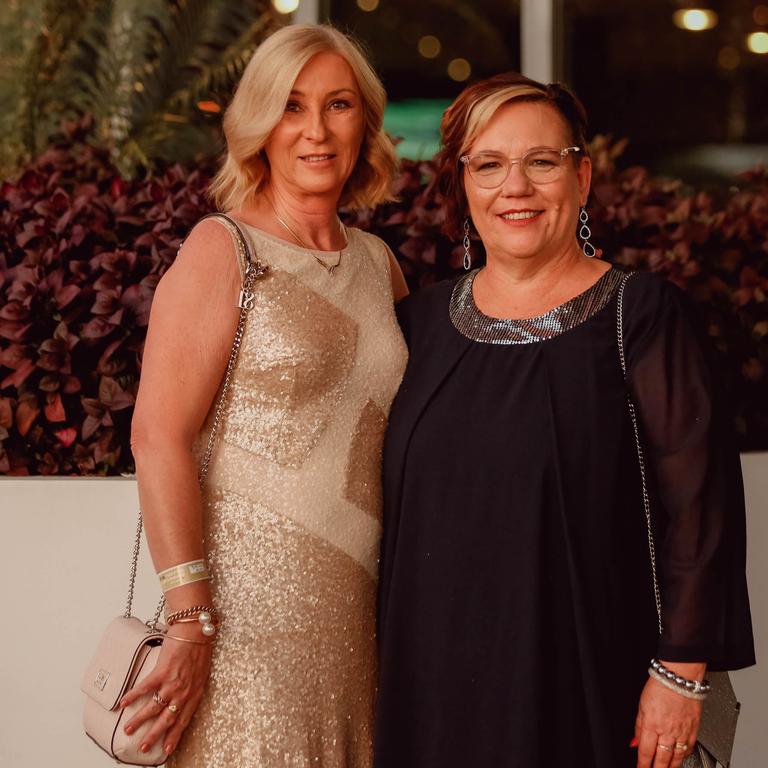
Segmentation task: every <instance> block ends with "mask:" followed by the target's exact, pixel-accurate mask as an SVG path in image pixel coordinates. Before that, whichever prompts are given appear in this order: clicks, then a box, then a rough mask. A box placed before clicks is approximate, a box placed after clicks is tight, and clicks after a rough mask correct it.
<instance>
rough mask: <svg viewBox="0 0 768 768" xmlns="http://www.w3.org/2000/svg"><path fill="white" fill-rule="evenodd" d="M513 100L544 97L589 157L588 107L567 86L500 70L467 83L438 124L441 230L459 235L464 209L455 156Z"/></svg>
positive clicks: (543, 100)
mask: <svg viewBox="0 0 768 768" xmlns="http://www.w3.org/2000/svg"><path fill="white" fill-rule="evenodd" d="M511 101H528V102H542V103H544V104H549V105H550V106H552V107H554V109H555V110H557V112H558V113H559V114H560V116H561V117H562V118H563V120H564V121H565V124H566V125H567V126H568V129H569V131H570V133H571V140H572V142H573V145H574V146H576V147H579V149H581V150H582V151H581V152H580V153H579V155H580V156H581V157H586V156H587V143H586V131H587V112H586V110H585V109H584V106H583V105H582V103H581V102H580V101H579V100H578V98H576V96H575V95H574V94H573V93H572V92H571V91H570V90H568V88H567V87H566V86H565V85H563V84H561V83H550V84H549V85H546V84H544V83H539V82H537V81H536V80H531V79H530V78H528V77H525V76H524V75H521V74H520V73H519V72H504V73H503V74H500V75H494V76H493V77H489V78H488V79H486V80H480V81H479V82H477V83H474V84H472V85H470V86H469V87H467V88H465V89H464V90H463V91H462V92H461V93H460V94H459V95H458V97H457V98H456V100H455V101H454V102H453V104H451V106H450V107H448V109H446V110H445V113H444V114H443V120H442V122H441V124H440V133H441V137H440V138H441V144H442V150H441V151H440V154H439V155H438V157H437V167H438V185H439V189H440V191H441V192H442V194H443V198H444V200H445V203H444V204H445V209H446V216H445V222H444V224H443V231H444V232H445V234H446V235H448V236H449V237H452V238H454V239H458V238H460V237H461V234H462V226H461V219H463V218H464V216H465V215H466V210H467V197H466V194H465V192H464V182H463V166H462V165H461V163H460V161H459V158H460V157H461V156H462V155H463V154H464V153H465V152H466V151H467V149H468V148H469V147H470V146H471V145H472V143H473V142H474V140H475V138H476V137H477V135H478V133H480V131H482V130H483V129H484V128H485V126H486V125H487V124H488V123H489V121H490V120H491V118H492V117H493V116H494V114H496V111H497V110H498V109H499V107H502V106H503V105H504V104H508V103H509V102H511ZM577 162H580V160H579V159H577Z"/></svg>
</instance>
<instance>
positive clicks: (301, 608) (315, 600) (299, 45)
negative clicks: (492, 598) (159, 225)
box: [126, 25, 406, 768]
mask: <svg viewBox="0 0 768 768" xmlns="http://www.w3.org/2000/svg"><path fill="white" fill-rule="evenodd" d="M384 101H385V97H384V92H383V89H382V87H381V84H380V82H379V80H378V79H377V77H376V75H375V74H374V72H373V71H372V69H371V68H370V66H369V64H368V63H367V62H366V60H365V58H364V57H363V56H362V55H361V53H360V51H359V50H358V49H357V47H356V46H355V45H354V44H353V43H352V42H350V40H349V39H348V38H346V37H345V36H344V35H342V34H341V33H339V32H338V31H336V30H334V29H332V28H330V27H323V26H309V25H307V26H291V27H286V28H284V29H282V30H280V31H279V32H277V33H276V34H274V35H273V36H272V37H271V38H269V39H268V40H267V41H266V42H265V43H264V44H263V45H262V46H261V47H260V48H259V49H258V50H257V52H256V53H255V55H254V57H253V59H252V60H251V62H250V63H249V65H248V67H247V68H246V70H245V73H244V75H243V78H242V81H241V82H240V85H239V87H238V89H237V92H236V94H235V97H234V99H233V101H232V104H231V106H230V107H229V109H228V111H227V114H226V116H225V119H224V131H225V135H226V140H227V157H226V161H225V163H224V165H223V167H222V169H221V172H220V173H219V175H218V177H217V178H216V180H215V182H214V184H213V191H214V193H215V197H216V200H217V202H218V204H219V207H220V208H221V209H222V210H225V211H227V212H228V213H229V215H230V216H231V217H232V218H233V219H234V220H236V222H237V223H238V224H239V226H240V228H241V229H242V230H243V231H244V232H245V234H246V236H247V238H248V239H249V240H250V242H251V244H252V247H253V251H254V253H255V257H256V258H258V259H259V260H260V261H261V262H262V263H264V264H266V265H268V268H269V269H268V272H267V274H266V275H265V276H264V277H263V278H261V279H260V280H259V281H258V282H257V283H256V285H255V298H254V307H253V309H252V310H251V312H250V314H249V316H248V322H247V325H246V331H245V337H244V339H243V342H242V346H241V349H240V357H239V362H238V366H237V370H236V372H235V375H234V378H233V381H232V384H231V390H230V395H229V396H228V398H227V403H226V415H225V418H224V421H223V423H222V426H221V428H220V430H219V438H218V442H217V446H216V449H215V451H214V457H213V461H212V464H211V467H210V470H209V473H208V478H207V481H206V485H205V489H204V491H203V492H202V493H201V492H200V491H199V490H198V484H197V469H198V463H199V459H200V453H201V451H200V446H201V445H204V443H205V440H206V438H207V435H208V432H209V429H210V426H211V420H212V414H211V408H212V403H214V401H215V396H216V393H217V389H218V387H219V385H220V382H221V380H222V375H223V373H224V368H225V366H226V362H227V359H228V356H229V352H230V348H231V345H232V339H233V336H234V332H235V326H236V324H237V318H238V307H237V303H238V292H239V289H240V284H241V271H240V269H239V268H238V262H237V257H236V248H235V242H234V238H233V237H232V235H233V233H232V232H228V231H227V226H226V222H224V223H222V221H221V220H217V219H211V220H206V221H204V222H201V223H200V224H199V225H198V226H196V227H195V228H194V230H193V231H192V233H191V234H190V236H189V237H188V238H187V240H186V241H185V243H184V246H183V248H182V250H181V252H180V254H179V257H178V259H177V260H176V263H175V264H174V265H173V267H172V268H171V269H170V270H169V271H168V273H167V274H166V275H165V276H164V277H163V279H162V280H161V282H160V284H159V286H158V288H157V293H156V295H155V301H154V304H153V307H152V316H151V321H150V325H149V333H148V337H147V344H146V350H145V355H144V365H143V371H142V379H141V386H140V391H139V396H138V400H137V406H136V414H135V417H134V422H133V445H134V452H135V456H136V462H137V471H138V479H139V491H140V496H141V506H142V509H143V512H144V516H145V520H146V529H147V536H148V539H149V543H150V548H151V551H152V557H153V560H154V563H155V566H156V568H157V570H158V572H160V573H161V574H168V573H170V574H171V575H175V576H178V580H179V581H181V582H182V586H178V587H175V588H168V590H167V591H166V598H167V608H166V616H168V615H169V614H171V613H175V614H176V615H177V616H180V617H181V619H183V620H180V621H176V622H174V623H172V625H171V627H170V629H169V640H168V641H166V642H165V644H164V646H163V650H162V655H161V657H160V661H159V663H158V665H157V667H156V669H155V670H154V671H153V673H152V674H151V675H150V676H149V677H148V678H147V679H146V680H145V681H144V682H143V683H142V684H141V685H140V686H138V688H137V689H136V690H135V692H134V693H133V694H131V695H130V696H128V697H126V703H128V702H130V701H131V700H132V699H133V698H135V697H136V696H138V695H141V694H142V693H150V692H151V693H152V694H153V695H154V701H153V702H152V703H151V704H148V705H147V706H146V707H144V709H143V710H142V711H140V712H139V713H138V714H137V715H136V716H135V717H134V718H132V719H131V720H130V721H129V722H128V723H127V725H126V729H128V730H131V729H134V730H135V729H138V728H140V727H141V728H147V727H148V728H149V730H148V732H147V734H146V736H145V737H144V742H145V743H146V746H147V748H151V747H152V745H153V744H154V743H157V742H158V740H159V739H164V741H163V742H162V743H163V746H164V751H165V752H166V753H167V754H168V755H170V760H169V763H170V764H171V765H175V766H183V767H184V768H191V767H192V766H201V767H202V766H206V767H207V768H209V767H210V766H214V765H219V766H227V768H236V767H237V766H249V768H255V767H256V766H295V767H297V768H298V767H300V766H316V765H323V766H326V768H328V767H331V768H334V767H338V768H363V767H364V766H368V765H370V762H371V717H372V709H373V700H374V691H375V645H374V604H375V592H376V587H375V584H376V578H377V552H378V543H379V534H380V517H381V498H380V480H379V472H380V448H381V441H382V436H383V432H384V427H385V424H386V418H387V414H388V411H389V407H390V402H391V400H392V398H393V396H394V394H395V391H396V389H397V386H398V383H399V381H400V377H401V374H402V371H403V369H404V366H405V361H406V350H405V346H404V343H403V340H402V338H401V335H400V331H399V329H398V325H397V322H396V320H395V316H394V312H393V300H395V299H398V298H400V297H401V296H402V295H403V294H404V293H405V292H406V288H405V284H404V281H403V278H402V274H401V273H400V271H399V269H398V267H397V264H396V262H395V261H394V259H393V257H392V254H391V253H390V252H389V250H388V249H387V247H386V246H385V245H384V243H382V242H381V241H380V240H378V239H377V238H375V237H373V236H371V235H367V234H365V233H363V232H361V231H359V230H356V229H345V227H344V226H343V225H342V224H341V222H340V220H339V218H338V215H337V208H338V206H339V205H340V204H345V203H351V204H353V205H359V206H364V205H368V206H372V205H375V204H377V203H378V202H380V201H382V200H384V199H387V197H388V194H389V192H388V190H389V185H390V181H391V178H392V175H393V173H394V171H395V154H394V150H393V147H392V145H391V143H390V142H389V140H388V139H387V138H386V136H385V135H384V133H383V132H382V115H383V109H384ZM198 561H199V562H198ZM190 562H192V563H197V566H196V568H195V569H194V570H196V571H197V573H198V575H202V576H206V575H207V569H210V575H211V578H210V579H205V578H202V579H200V580H196V581H194V580H191V579H189V578H187V577H186V576H184V573H185V572H184V569H183V568H178V567H177V566H180V565H181V566H183V565H184V564H186V563H190ZM179 574H181V576H179ZM187 576H188V574H187ZM164 578H165V577H164ZM217 619H219V620H220V623H219V624H218V626H217ZM203 630H205V632H206V633H207V634H204V632H203ZM209 670H210V674H209ZM147 723H149V724H150V725H149V726H147ZM190 723H191V725H190ZM188 726H189V727H188ZM163 734H165V735H164V736H163ZM182 734H184V738H183V739H182ZM180 740H181V741H180ZM177 746H178V749H177Z"/></svg>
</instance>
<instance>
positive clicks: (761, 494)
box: [0, 453, 768, 768]
mask: <svg viewBox="0 0 768 768" xmlns="http://www.w3.org/2000/svg"><path fill="white" fill-rule="evenodd" d="M742 463H743V467H744V480H745V485H746V488H747V510H748V529H749V550H748V553H749V565H748V569H749V572H748V577H749V583H750V590H751V598H752V611H753V620H754V625H755V635H756V641H757V646H758V648H757V653H758V659H766V658H768V601H766V599H765V592H766V586H767V585H768V558H767V557H766V556H765V553H766V552H768V453H763V454H747V455H745V456H744V457H743V462H742ZM136 510H137V494H136V484H135V482H134V481H132V480H123V479H18V480H16V479H11V478H2V479H0V524H1V525H2V529H1V530H2V542H3V547H2V557H0V605H1V606H2V613H1V615H2V616H3V617H4V621H3V627H2V628H1V629H0V638H2V639H1V640H0V650H1V651H2V652H1V653H0V691H2V694H3V695H2V698H1V699H0V766H2V767H3V768H6V766H7V767H8V768H11V766H12V767H13V768H74V767H75V766H77V768H106V766H108V765H113V763H112V762H111V761H110V760H109V758H107V757H106V755H104V754H103V753H102V752H100V750H98V749H97V748H96V747H95V746H94V745H93V744H92V743H91V742H90V741H89V740H88V739H87V738H86V737H85V736H84V735H83V734H82V732H81V727H80V712H81V707H82V695H81V694H80V692H79V685H80V675H81V673H82V670H83V668H84V667H85V665H86V663H87V661H88V657H89V655H90V653H91V652H92V650H93V647H94V646H95V643H96V640H97V638H98V636H99V633H100V631H101V630H102V628H103V626H104V624H105V623H106V620H107V618H108V617H110V616H113V615H118V614H119V613H121V612H122V610H123V608H124V598H125V591H126V580H127V576H128V568H129V563H130V553H131V542H132V537H133V531H134V530H135V525H136ZM144 554H145V555H146V551H145V552H144ZM142 566H143V567H142ZM137 594H138V602H137V613H138V614H139V615H142V616H144V615H149V614H150V613H151V612H152V610H153V609H154V605H155V603H156V598H157V597H158V596H159V593H158V587H157V580H156V577H155V576H154V573H153V571H152V568H151V565H150V564H149V561H148V559H143V560H142V563H141V564H140V569H139V585H138V590H137ZM733 681H734V686H735V688H736V692H737V695H738V696H739V698H740V699H741V701H742V705H743V708H742V715H741V720H740V723H739V731H738V736H737V746H736V752H735V754H734V761H733V765H734V766H735V768H765V765H766V757H765V751H764V748H761V745H763V744H764V743H765V728H766V719H765V706H766V696H767V694H766V691H768V667H766V666H758V667H753V668H751V669H748V670H744V671H741V672H737V673H735V674H734V675H733Z"/></svg>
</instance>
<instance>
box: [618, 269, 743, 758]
mask: <svg viewBox="0 0 768 768" xmlns="http://www.w3.org/2000/svg"><path fill="white" fill-rule="evenodd" d="M634 274H635V273H634V272H628V273H627V274H626V275H624V278H623V279H622V281H621V284H620V285H619V291H618V297H617V301H616V340H617V342H618V346H619V361H620V362H621V371H622V374H623V375H624V381H625V382H626V379H627V361H626V356H625V353H624V289H625V287H626V285H627V282H629V280H630V279H631V278H632V276H633V275H634ZM627 407H628V410H629V415H630V418H631V420H632V429H633V431H634V438H635V449H636V451H637V461H638V464H639V467H640V482H641V486H642V494H643V510H644V512H645V522H646V527H647V532H648V551H649V554H650V561H651V576H652V578H653V594H654V600H655V602H656V616H657V619H658V629H659V635H661V633H662V630H663V624H662V620H661V589H660V587H659V579H658V574H657V569H656V547H655V544H654V539H653V528H652V519H651V502H650V497H649V495H648V485H647V473H646V468H645V455H644V452H643V446H642V443H641V442H640V430H639V428H638V422H637V411H636V409H635V404H634V402H633V401H632V397H631V395H630V393H629V388H628V387H627ZM707 679H708V680H709V682H710V683H711V685H712V690H711V691H710V693H709V695H708V696H707V698H706V700H705V702H704V708H703V710H702V714H701V724H700V726H699V733H698V736H697V739H696V744H695V745H694V748H693V752H692V753H691V754H690V755H689V756H688V757H686V758H685V760H684V761H683V768H728V766H729V765H730V763H731V753H732V752H733V742H734V739H735V736H736V721H737V720H738V717H739V710H740V708H741V705H740V704H739V702H738V701H737V700H736V694H735V693H734V691H733V686H732V685H731V680H730V678H729V677H728V673H727V672H708V673H707Z"/></svg>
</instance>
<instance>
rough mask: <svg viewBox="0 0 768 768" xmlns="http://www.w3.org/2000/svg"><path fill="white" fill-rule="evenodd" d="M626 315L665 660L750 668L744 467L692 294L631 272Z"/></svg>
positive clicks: (661, 649) (660, 650) (630, 376)
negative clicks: (689, 299)
mask: <svg viewBox="0 0 768 768" xmlns="http://www.w3.org/2000/svg"><path fill="white" fill-rule="evenodd" d="M624 313H625V337H624V338H625V347H626V354H627V369H628V379H627V380H628V385H629V390H630V393H631V396H632V398H633V399H634V401H635V405H636V408H637V411H638V417H639V420H640V429H641V440H642V442H643V447H644V450H645V455H646V464H647V470H648V474H649V478H650V483H651V495H652V502H651V511H652V516H653V517H654V529H655V533H656V548H657V567H658V572H659V577H660V586H661V595H662V621H663V625H664V631H663V634H662V636H661V639H660V643H659V648H658V658H660V659H665V660H668V661H705V662H707V664H708V665H709V666H710V668H712V669H738V668H740V667H745V666H749V665H750V664H754V647H753V640H752V626H751V619H750V613H749V602H748V597H747V586H746V576H745V561H746V542H745V536H746V532H745V513H744V492H743V487H742V479H741V466H740V462H739V455H738V451H737V450H736V447H735V442H734V436H733V434H732V429H731V421H730V419H729V418H728V415H727V412H726V409H725V408H724V403H723V401H722V398H721V397H720V396H719V395H718V392H719V390H720V388H719V387H718V386H717V384H716V381H715V377H714V371H713V366H712V364H711V354H710V351H709V349H708V344H707V342H706V339H705V338H704V337H703V335H702V334H701V333H700V332H699V331H698V330H697V328H696V324H695V321H694V312H693V309H692V308H691V306H690V305H689V304H688V302H687V299H686V297H685V296H684V294H683V293H682V292H681V291H680V290H678V289H677V288H676V287H675V286H673V285H672V284H671V283H668V282H667V281H665V280H663V279H661V278H659V277H657V276H654V275H646V274H638V275H635V276H633V277H632V279H630V281H629V283H628V284H627V289H626V294H625V305H624Z"/></svg>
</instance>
